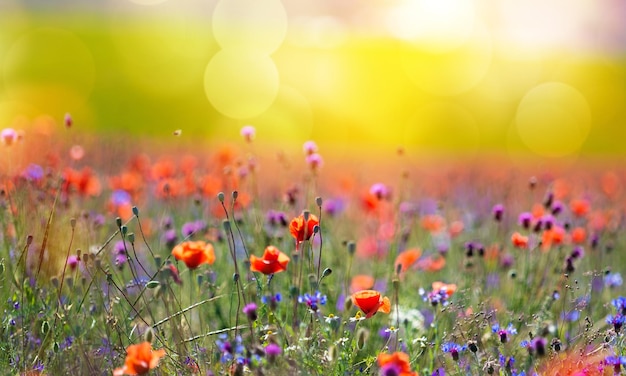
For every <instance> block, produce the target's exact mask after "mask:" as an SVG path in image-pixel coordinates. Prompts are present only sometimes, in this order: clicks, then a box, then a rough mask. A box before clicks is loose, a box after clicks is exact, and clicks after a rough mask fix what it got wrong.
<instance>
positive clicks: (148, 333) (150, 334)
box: [143, 328, 154, 343]
mask: <svg viewBox="0 0 626 376" xmlns="http://www.w3.org/2000/svg"><path fill="white" fill-rule="evenodd" d="M153 337H154V332H153V331H152V328H148V330H146V333H145V334H144V337H143V338H144V339H145V340H146V342H150V343H152V338H153Z"/></svg>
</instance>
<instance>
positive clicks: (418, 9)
mask: <svg viewBox="0 0 626 376" xmlns="http://www.w3.org/2000/svg"><path fill="white" fill-rule="evenodd" d="M475 20H476V10H475V4H474V2H473V1H468V0H405V1H404V2H401V3H400V4H398V5H397V6H395V7H392V8H391V9H390V10H389V12H388V14H387V27H388V29H389V31H390V32H391V33H392V34H393V35H395V36H396V37H399V38H401V39H405V40H410V41H412V42H414V43H416V44H419V45H420V46H422V48H424V49H426V50H429V51H431V52H437V53H439V52H444V51H449V50H451V49H454V48H457V47H459V46H460V45H461V44H463V43H464V42H465V41H466V40H467V39H468V38H469V37H470V35H471V34H472V31H473V29H474V23H475Z"/></svg>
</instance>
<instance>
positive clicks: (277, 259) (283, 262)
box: [250, 245, 289, 275]
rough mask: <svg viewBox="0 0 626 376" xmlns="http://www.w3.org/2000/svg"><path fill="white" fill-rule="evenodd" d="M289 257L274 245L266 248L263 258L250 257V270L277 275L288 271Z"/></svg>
mask: <svg viewBox="0 0 626 376" xmlns="http://www.w3.org/2000/svg"><path fill="white" fill-rule="evenodd" d="M288 263H289V257H288V256H287V255H286V254H284V253H282V252H281V251H280V250H278V248H276V247H274V246H273V245H269V246H267V247H265V252H263V257H260V258H259V257H256V256H255V255H252V256H250V270H251V271H253V272H259V273H263V274H266V275H267V274H275V273H279V272H283V271H285V270H286V269H287V264H288Z"/></svg>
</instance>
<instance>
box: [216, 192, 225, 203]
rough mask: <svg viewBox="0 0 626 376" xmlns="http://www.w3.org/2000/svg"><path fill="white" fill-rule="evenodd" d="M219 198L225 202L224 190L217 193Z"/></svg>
mask: <svg viewBox="0 0 626 376" xmlns="http://www.w3.org/2000/svg"><path fill="white" fill-rule="evenodd" d="M217 199H218V200H219V201H220V202H224V192H220V193H218V194H217Z"/></svg>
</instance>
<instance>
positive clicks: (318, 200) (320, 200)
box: [315, 196, 324, 207]
mask: <svg viewBox="0 0 626 376" xmlns="http://www.w3.org/2000/svg"><path fill="white" fill-rule="evenodd" d="M323 203H324V200H322V198H321V197H319V196H318V197H316V198H315V204H316V205H317V206H319V207H321V206H322V204H323Z"/></svg>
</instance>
